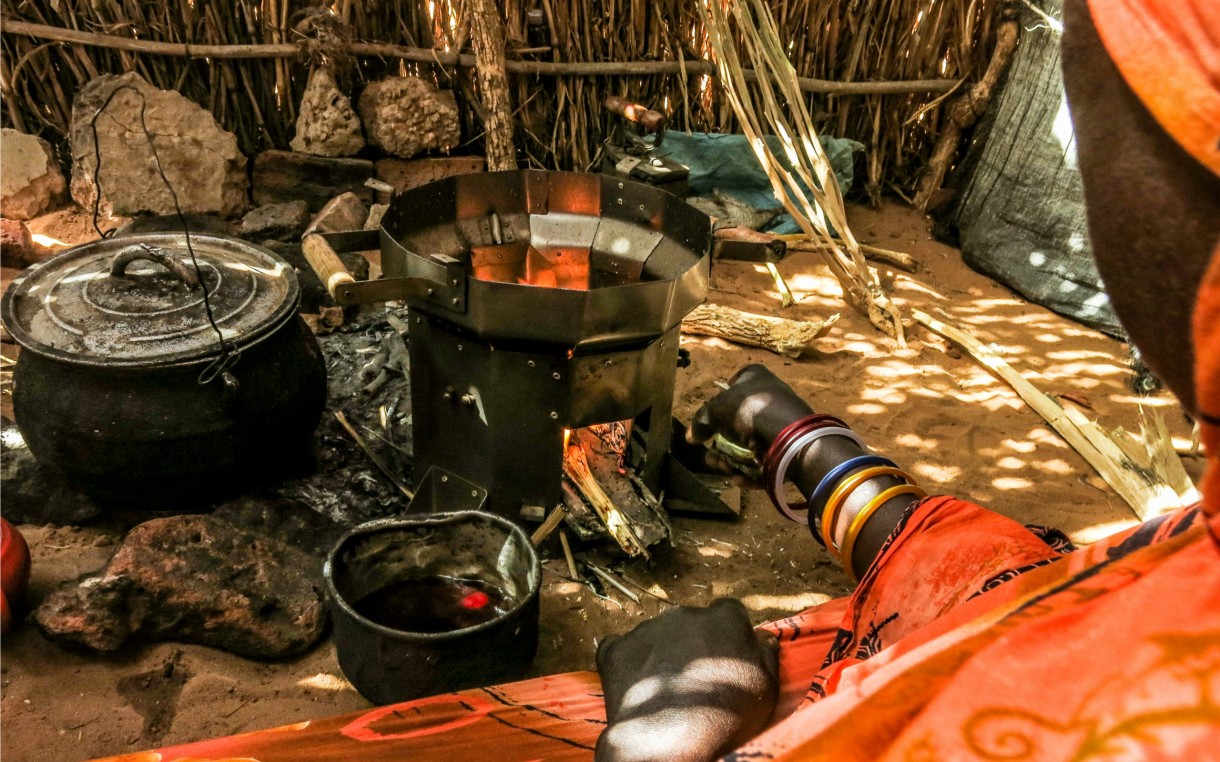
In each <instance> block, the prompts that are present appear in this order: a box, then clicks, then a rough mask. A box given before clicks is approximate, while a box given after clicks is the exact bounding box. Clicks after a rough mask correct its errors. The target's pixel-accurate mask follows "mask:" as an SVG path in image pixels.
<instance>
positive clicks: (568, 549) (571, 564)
mask: <svg viewBox="0 0 1220 762" xmlns="http://www.w3.org/2000/svg"><path fill="white" fill-rule="evenodd" d="M559 544H560V545H562V546H563V557H564V559H565V560H566V561H567V562H568V572H569V573H570V574H571V575H572V578H573V579H580V572H578V571H576V558H575V557H574V556H573V555H572V546H571V545H570V544H568V533H567V532H565V531H563V530H562V529H560V530H559Z"/></svg>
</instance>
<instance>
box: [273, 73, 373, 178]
mask: <svg viewBox="0 0 1220 762" xmlns="http://www.w3.org/2000/svg"><path fill="white" fill-rule="evenodd" d="M289 146H290V147H291V148H292V150H294V151H299V152H300V153H308V154H314V155H315V156H329V157H331V158H336V157H340V156H355V155H356V154H358V153H360V149H362V148H364V132H363V131H362V130H361V128H360V117H358V116H356V112H355V110H354V109H352V101H351V99H350V98H348V97H347V96H346V95H344V94H343V91H341V90H340V89H339V85H338V84H337V83H336V82H335V74H334V72H332V71H331V70H330V69H329V68H328V67H325V66H319V67H318V68H316V69H314V70H313V72H312V73H310V75H309V83H308V84H306V85H305V94H304V95H302V96H301V108H300V110H299V111H298V112H297V128H296V135H295V136H294V137H293V138H292V142H291V143H289Z"/></svg>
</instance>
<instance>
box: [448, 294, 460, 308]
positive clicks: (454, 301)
mask: <svg viewBox="0 0 1220 762" xmlns="http://www.w3.org/2000/svg"><path fill="white" fill-rule="evenodd" d="M459 301H460V300H459V299H458V298H457V297H456V296H455V297H453V298H452V299H450V300H449V303H450V304H452V305H453V306H454V307H456V306H458V302H459Z"/></svg>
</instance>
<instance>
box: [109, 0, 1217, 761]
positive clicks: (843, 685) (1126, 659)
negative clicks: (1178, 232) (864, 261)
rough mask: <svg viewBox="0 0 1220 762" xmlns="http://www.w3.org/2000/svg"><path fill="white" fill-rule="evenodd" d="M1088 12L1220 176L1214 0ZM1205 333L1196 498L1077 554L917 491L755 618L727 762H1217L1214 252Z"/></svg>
mask: <svg viewBox="0 0 1220 762" xmlns="http://www.w3.org/2000/svg"><path fill="white" fill-rule="evenodd" d="M1090 7H1091V9H1092V11H1093V16H1094V19H1095V20H1096V21H1097V26H1098V31H1099V32H1100V33H1101V37H1102V39H1103V41H1104V42H1105V43H1106V46H1107V49H1108V50H1109V51H1110V52H1111V54H1112V56H1113V57H1114V58H1115V60H1116V62H1117V63H1118V64H1119V69H1120V71H1122V73H1123V76H1124V78H1125V79H1127V80H1128V82H1129V84H1130V85H1131V86H1132V89H1133V90H1135V92H1136V93H1137V94H1139V95H1140V96H1141V98H1142V99H1143V100H1144V101H1145V102H1146V103H1147V104H1148V105H1149V109H1150V111H1152V112H1153V114H1154V116H1156V117H1157V119H1158V120H1159V121H1160V123H1161V124H1162V125H1164V126H1165V128H1166V130H1167V132H1169V133H1170V134H1171V135H1173V136H1174V137H1175V139H1177V140H1178V141H1179V142H1180V143H1181V144H1182V145H1183V146H1184V147H1185V148H1186V149H1187V150H1188V151H1190V152H1191V154H1192V155H1194V156H1195V158H1196V159H1198V160H1199V161H1200V162H1201V163H1203V164H1204V165H1205V166H1208V167H1210V168H1211V169H1212V170H1213V171H1214V172H1217V173H1218V174H1220V52H1218V51H1220V45H1218V44H1217V43H1218V42H1220V39H1218V38H1220V3H1215V2H1214V0H1174V1H1173V2H1159V3H1158V2H1141V1H1140V0H1090ZM1171 7H1172V8H1173V9H1174V12H1172V13H1171V12H1170V10H1169V9H1170V8H1171ZM1193 330H1194V341H1195V351H1196V380H1197V390H1198V391H1197V393H1198V401H1197V402H1198V408H1199V410H1200V420H1201V423H1202V429H1203V441H1204V444H1205V446H1206V448H1207V452H1208V453H1209V458H1210V463H1209V465H1208V470H1207V474H1206V476H1205V479H1204V483H1203V489H1202V492H1203V495H1204V500H1203V503H1202V505H1201V506H1195V507H1192V508H1189V509H1186V510H1182V511H1178V512H1176V513H1174V514H1171V515H1168V516H1163V517H1161V518H1159V519H1155V520H1153V521H1149V522H1146V523H1144V524H1142V525H1140V526H1138V527H1135V528H1133V529H1131V530H1129V531H1127V532H1124V533H1120V534H1118V535H1116V536H1113V537H1110V538H1108V539H1106V540H1103V541H1101V542H1098V543H1096V544H1093V545H1091V546H1089V547H1086V548H1083V549H1079V550H1077V549H1073V548H1071V547H1070V546H1067V545H1065V544H1064V543H1053V542H1048V541H1047V539H1046V537H1045V536H1043V535H1039V534H1035V533H1034V532H1033V531H1031V530H1030V529H1028V528H1026V527H1023V526H1021V525H1020V524H1018V523H1016V522H1014V521H1012V520H1010V519H1007V518H1004V517H1002V516H1000V515H998V514H995V513H992V512H991V511H988V510H986V509H984V508H981V507H979V506H977V505H975V504H973V503H970V502H967V501H964V500H958V499H956V498H953V497H945V496H934V497H929V498H925V499H923V500H921V501H919V502H918V503H916V504H914V505H912V506H911V508H910V509H909V510H908V511H907V514H906V516H905V517H904V518H903V520H902V522H901V523H900V525H899V526H898V527H897V528H896V529H895V530H894V532H893V534H892V535H891V536H890V538H889V540H888V541H887V543H886V545H885V547H884V548H883V550H882V552H881V554H880V555H879V557H878V559H877V561H876V562H875V563H874V564H873V566H872V567H871V568H870V569H869V570H868V572H867V573H866V574H865V575H864V578H863V579H862V580H861V582H860V585H859V587H858V588H857V589H856V591H855V593H854V594H853V595H851V596H850V597H848V598H842V599H839V600H835V601H831V602H829V603H826V604H823V605H821V606H817V607H815V608H812V609H809V610H808V611H805V612H803V613H801V614H799V615H796V616H793V617H790V618H788V619H784V620H781V621H778V622H773V623H770V624H768V625H764V626H765V627H766V628H767V629H769V630H771V631H772V632H774V633H775V634H776V635H777V636H778V637H779V639H780V642H781V651H780V673H781V674H780V678H781V683H782V686H781V698H780V705H779V707H778V708H777V710H776V712H775V716H774V718H773V721H772V725H771V726H770V727H769V728H768V729H767V730H766V731H764V732H763V733H762V734H761V735H760V736H759V737H757V738H756V739H754V740H753V741H751V742H750V743H748V744H747V745H746V746H744V747H743V748H741V749H738V750H737V751H735V752H733V753H732V754H730V755H729V756H728V757H727V759H729V760H760V759H761V760H798V759H799V760H806V759H833V760H835V761H836V762H852V761H853V760H861V761H865V760H867V761H872V760H939V759H946V760H952V759H987V760H1102V759H1105V760H1111V759H1113V760H1117V759H1141V760H1144V759H1172V760H1203V759H1216V758H1218V757H1220V466H1218V465H1217V461H1218V460H1220V249H1218V250H1217V253H1216V255H1215V256H1214V257H1213V260H1212V264H1211V268H1210V270H1209V272H1208V274H1207V276H1206V278H1205V281H1204V283H1203V285H1202V287H1201V289H1200V292H1199V295H1198V300H1197V304H1196V309H1195V317H1194V328H1193ZM604 727H605V713H604V708H603V704H602V695H601V688H600V685H599V682H598V678H597V675H596V674H595V673H592V672H578V673H570V674H565V675H554V676H548V677H541V678H536V679H533V680H527V681H524V682H519V683H514V684H510V685H503V686H496V687H491V688H484V689H478V690H469V691H462V692H460V693H452V694H446V695H441V696H435V697H431V698H425V699H420V700H416V701H411V702H407V703H403V704H398V705H394V706H388V707H379V708H375V709H370V710H368V711H364V712H357V713H354V714H349V715H344V716H340V717H330V718H326V719H321V720H309V721H304V722H300V723H297V724H294V725H288V726H285V727H281V728H276V729H273V730H263V731H257V732H253V733H246V734H243V735H237V736H230V737H227V738H218V739H213V740H207V741H200V742H197V743H191V744H186V745H183V746H176V747H170V748H164V749H160V750H157V751H149V752H141V753H137V754H130V755H126V756H121V757H114V758H112V759H115V760H125V761H126V762H171V761H175V760H176V761H177V762H188V761H192V762H194V761H200V760H257V761H258V762H305V761H308V760H318V761H319V762H321V761H323V760H333V761H335V762H346V761H347V760H354V759H379V760H412V761H415V760H455V759H471V760H473V759H490V758H495V759H503V760H527V759H556V760H558V759H581V760H585V759H590V758H591V757H592V753H593V748H594V745H595V743H596V741H597V737H598V736H599V735H600V733H601V731H602V730H603V729H604Z"/></svg>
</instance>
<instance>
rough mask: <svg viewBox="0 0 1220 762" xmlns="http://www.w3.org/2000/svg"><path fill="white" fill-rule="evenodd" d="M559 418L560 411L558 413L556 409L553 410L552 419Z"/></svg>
mask: <svg viewBox="0 0 1220 762" xmlns="http://www.w3.org/2000/svg"><path fill="white" fill-rule="evenodd" d="M557 418H559V413H556V412H555V411H554V410H552V411H551V420H555V419H557Z"/></svg>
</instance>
